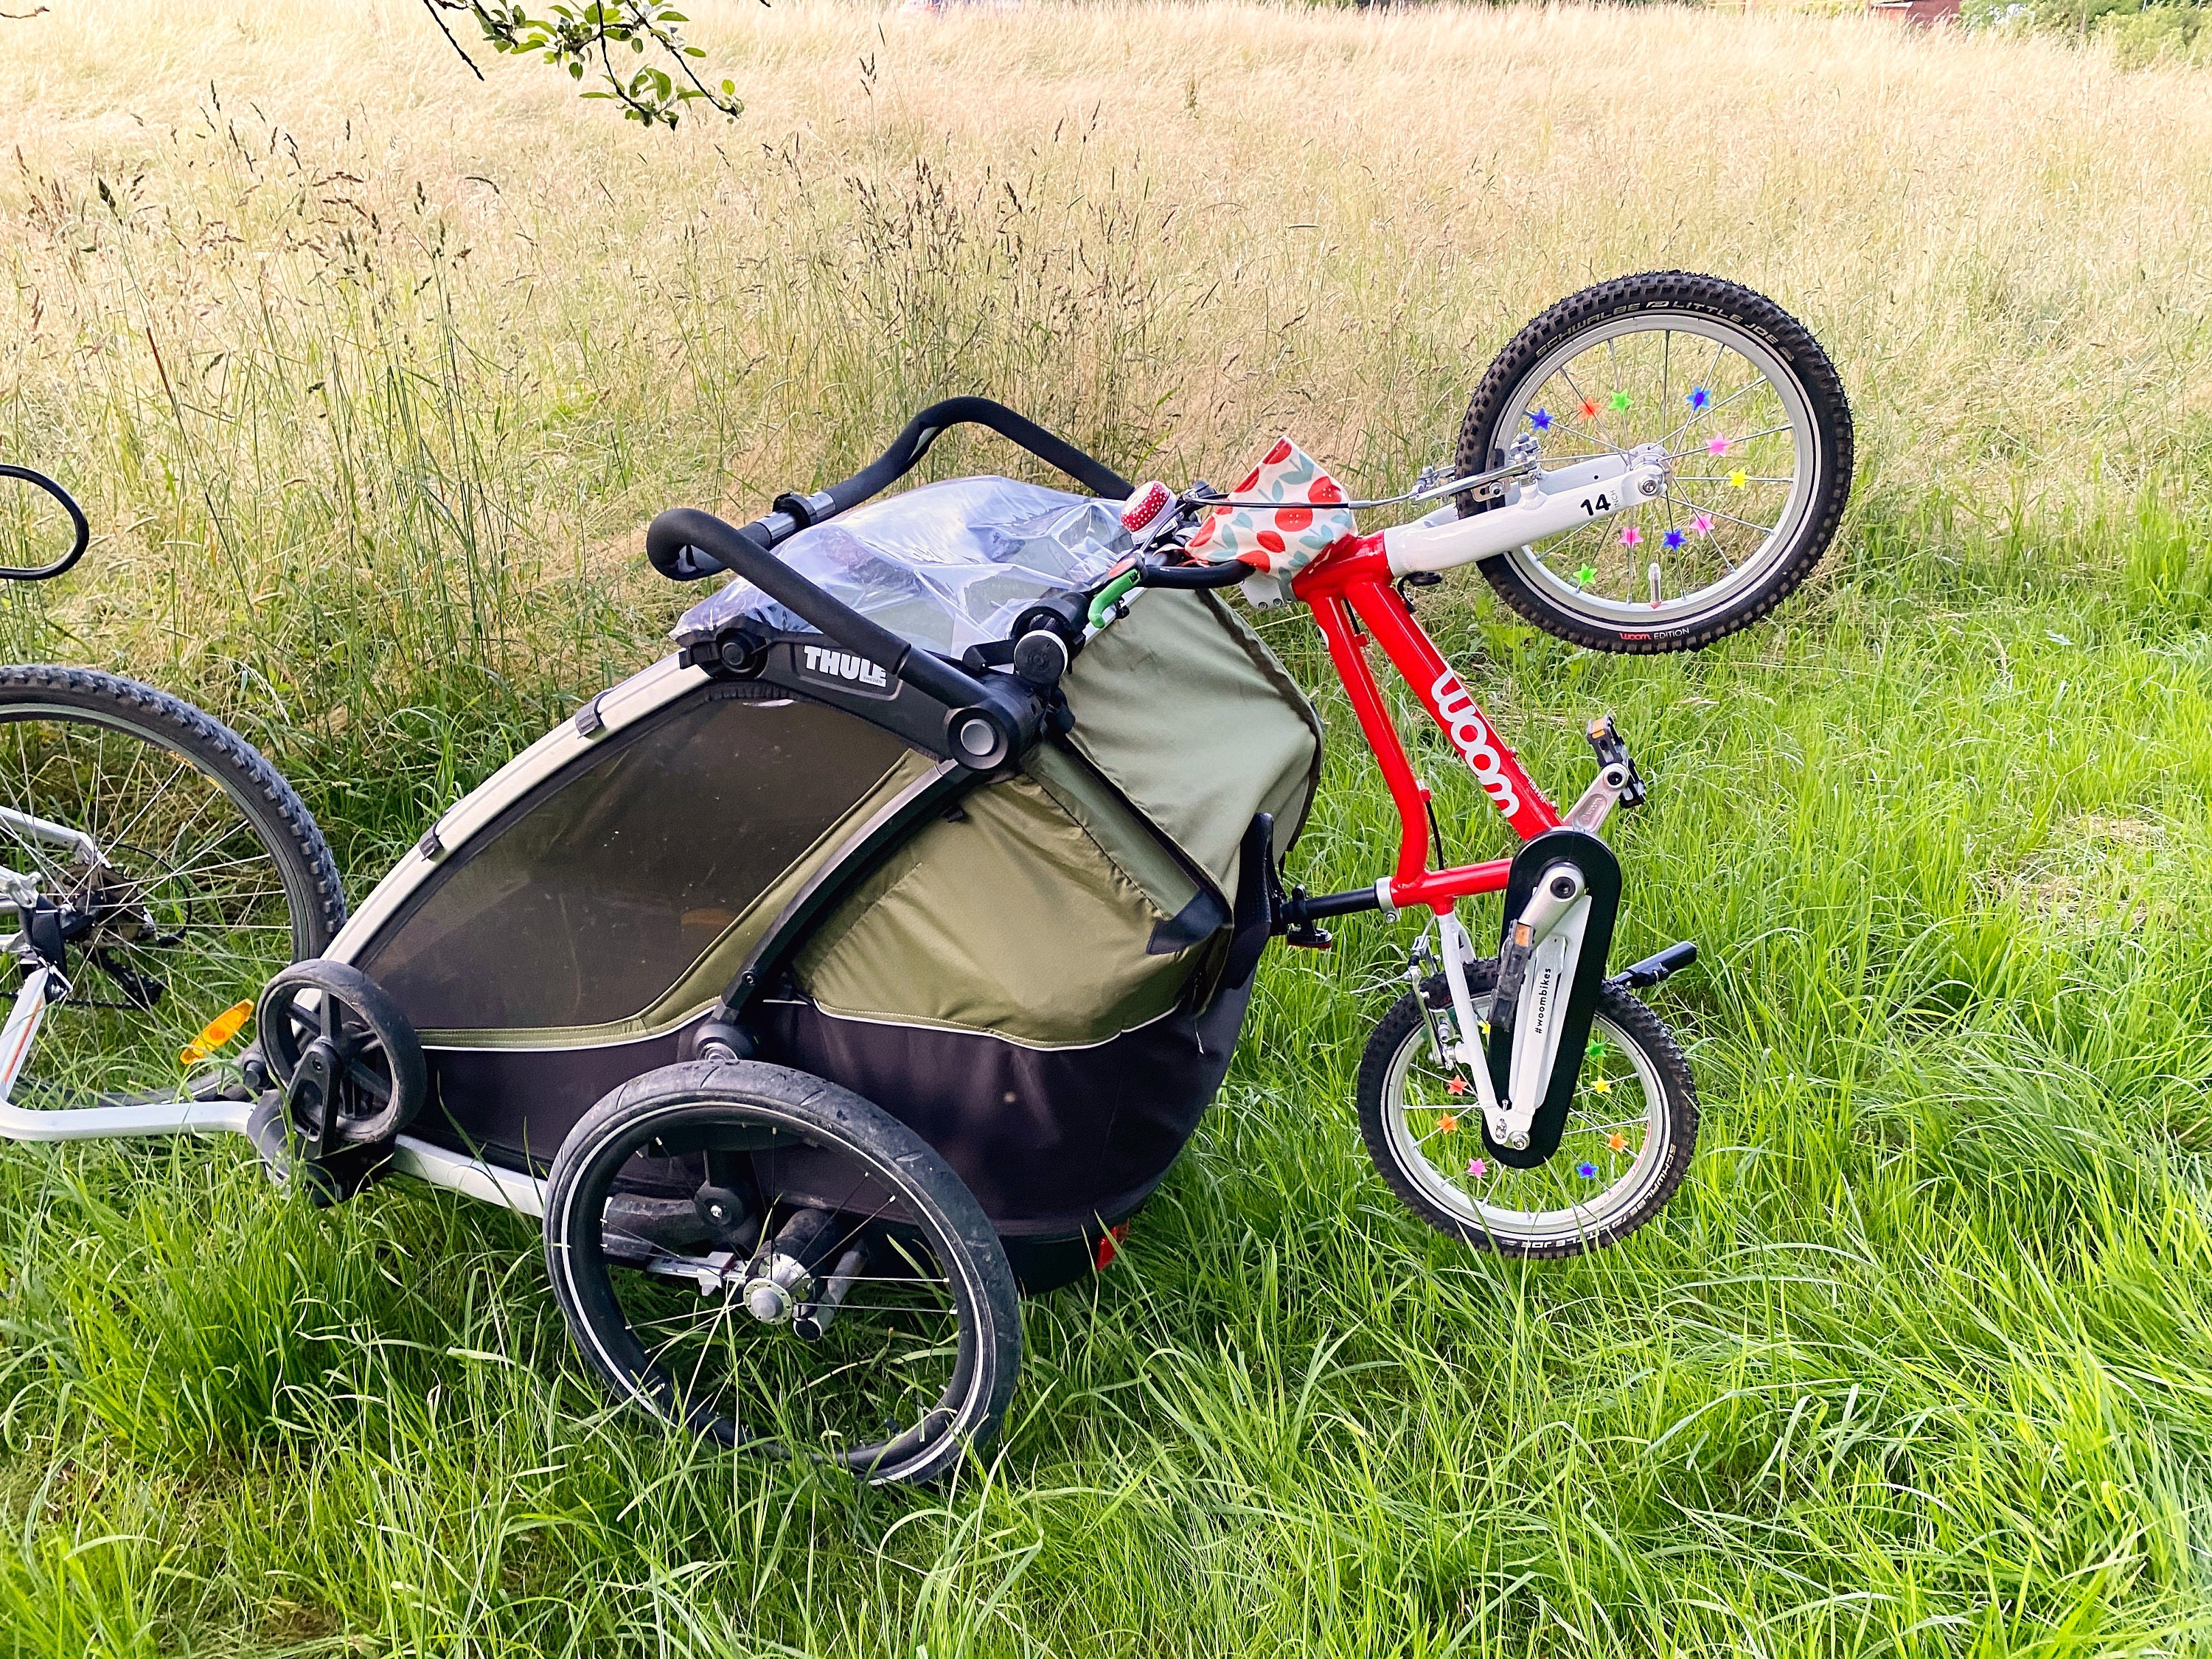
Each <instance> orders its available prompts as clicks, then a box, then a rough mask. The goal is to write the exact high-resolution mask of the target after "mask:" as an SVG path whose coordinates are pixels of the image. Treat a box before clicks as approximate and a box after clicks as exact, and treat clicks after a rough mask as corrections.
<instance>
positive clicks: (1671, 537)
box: [1660, 530, 1682, 553]
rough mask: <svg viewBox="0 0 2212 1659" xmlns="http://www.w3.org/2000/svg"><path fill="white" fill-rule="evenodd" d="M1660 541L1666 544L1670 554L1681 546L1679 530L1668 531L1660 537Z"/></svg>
mask: <svg viewBox="0 0 2212 1659" xmlns="http://www.w3.org/2000/svg"><path fill="white" fill-rule="evenodd" d="M1660 539H1661V540H1662V541H1663V542H1665V543H1666V544H1667V550H1668V552H1669V553H1671V552H1673V551H1674V550H1675V549H1676V548H1678V547H1680V546H1681V544H1682V532H1680V531H1679V530H1670V531H1668V532H1667V533H1666V534H1665V535H1664V536H1662V537H1661V538H1660Z"/></svg>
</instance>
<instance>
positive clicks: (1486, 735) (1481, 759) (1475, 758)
mask: <svg viewBox="0 0 2212 1659" xmlns="http://www.w3.org/2000/svg"><path fill="white" fill-rule="evenodd" d="M1429 702H1431V704H1433V705H1434V706H1435V708H1436V711H1437V719H1438V720H1442V721H1443V723H1444V730H1445V731H1446V732H1449V734H1450V737H1451V740H1452V747H1453V748H1455V749H1456V750H1459V752H1460V757H1461V758H1462V760H1464V761H1466V762H1467V763H1468V767H1469V768H1470V769H1473V771H1474V776H1475V781H1476V782H1478V783H1480V785H1481V786H1482V789H1483V793H1485V794H1486V795H1488V796H1489V797H1490V799H1492V801H1494V802H1495V803H1496V804H1497V806H1498V811H1501V812H1503V813H1504V814H1505V815H1506V816H1507V817H1512V815H1513V814H1514V813H1516V812H1517V811H1520V810H1521V797H1520V796H1519V795H1518V794H1516V793H1515V792H1514V788H1513V784H1512V781H1511V780H1510V779H1509V778H1508V777H1507V776H1506V775H1505V768H1504V763H1503V762H1502V761H1501V760H1500V758H1499V757H1498V745H1497V744H1495V743H1494V742H1492V733H1491V730H1490V728H1489V727H1488V726H1485V725H1484V724H1483V723H1482V716H1481V715H1480V714H1476V713H1475V712H1474V698H1473V697H1470V696H1468V694H1467V688H1466V687H1465V686H1464V685H1462V684H1460V680H1459V676H1458V675H1456V674H1455V673H1453V672H1452V671H1451V670H1450V669H1449V668H1447V669H1445V670H1444V671H1443V673H1441V674H1439V675H1437V683H1436V684H1434V685H1432V686H1431V687H1430V688H1429Z"/></svg>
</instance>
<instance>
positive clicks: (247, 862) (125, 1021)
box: [0, 666, 345, 1107]
mask: <svg viewBox="0 0 2212 1659" xmlns="http://www.w3.org/2000/svg"><path fill="white" fill-rule="evenodd" d="M0 866H5V867H6V868H7V869H9V870H10V871H12V872H15V874H16V875H18V876H21V877H24V878H27V879H28V881H29V882H30V884H31V885H32V887H33V889H35V891H36V894H37V897H38V904H39V907H40V908H46V907H51V908H52V911H53V912H54V913H55V914H54V915H52V916H51V917H50V918H49V919H48V920H47V921H46V926H47V927H51V928H52V929H53V930H54V931H55V933H57V934H58V938H59V939H60V941H61V948H62V954H63V968H64V977H65V978H66V979H67V980H68V981H69V987H70V990H69V994H68V995H67V996H66V997H64V999H62V1000H60V1001H59V1002H58V1003H57V1004H56V1005H55V1006H52V1008H50V1009H49V1010H48V1011H47V1013H46V1022H45V1024H43V1025H42V1026H41V1027H40V1031H39V1036H38V1040H37V1043H36V1046H35V1047H34V1048H33V1050H32V1053H31V1056H30V1060H29V1061H28V1063H27V1066H26V1067H25V1070H24V1072H23V1073H22V1075H21V1077H20V1078H19V1079H17V1082H16V1085H15V1101H16V1103H18V1104H21V1105H25V1106H47V1107H53V1106H77V1105H92V1104H98V1103H120V1102H125V1101H133V1100H150V1099H155V1098H161V1097H172V1096H174V1095H175V1094H176V1093H177V1092H178V1091H179V1089H180V1088H183V1087H185V1086H186V1085H187V1083H188V1081H189V1082H190V1084H191V1086H192V1087H193V1088H195V1089H206V1088H213V1087H219V1086H220V1085H221V1079H220V1078H219V1077H211V1076H210V1075H207V1074H205V1073H201V1074H198V1075H197V1076H192V1077H190V1078H189V1079H188V1067H187V1065H186V1063H185V1059H184V1051H185V1048H186V1047H187V1045H189V1044H191V1042H193V1039H194V1038H195V1037H196V1036H198V1035H199V1034H200V1033H201V1031H202V1030H204V1028H206V1027H207V1026H208V1024H210V1021H211V1020H213V1019H214V1018H215V1017H216V1016H217V1015H219V1014H222V1013H223V1012H225V1011H226V1010H229V1009H233V1008H235V1007H236V1006H237V1005H239V1004H240V1003H244V1004H246V1005H247V1006H248V1007H250V1006H252V1003H253V1001H254V999H255V998H257V997H258V995H259V994H260V993H261V987H262V986H263V984H264V982H265V981H267V980H268V978H269V976H270V975H272V974H274V973H275V972H276V970H277V969H280V968H282V967H283V966H284V964H285V963H289V962H291V961H293V960H295V958H298V957H312V956H317V955H319V954H320V953H321V951H322V950H323V948H324V947H325V945H328V944H329V943H330V941H331V936H332V935H333V934H335V933H337V930H338V928H339V927H340V926H341V925H343V922H344V921H345V898H344V895H343V890H342V889H341V887H340V885H339V882H338V872H337V865H336V864H335V863H334V862H332V860H331V854H330V848H328V847H326V846H325V845H324V842H323V837H322V832H321V831H320V830H319V829H316V827H315V823H314V820H313V818H312V817H309V816H308V813H307V808H306V807H305V806H303V805H301V802H300V798H299V796H298V795H296V794H295V793H293V791H292V787H291V786H290V785H289V784H288V783H286V782H285V781H284V780H283V778H282V777H281V776H279V775H277V772H276V769H275V768H274V767H272V766H270V763H268V762H267V761H266V760H265V759H264V758H263V757H262V756H261V755H260V753H259V752H258V750H255V749H254V748H252V745H250V744H247V743H246V740H245V739H244V738H241V737H240V736H239V735H238V733H237V732H234V731H232V730H231V729H230V728H229V727H228V726H224V725H222V723H221V722H219V721H217V720H214V719H212V718H210V716H208V715H207V714H203V713H201V711H200V710H198V709H197V708H193V707H191V705H190V704H189V703H185V702H179V700H178V699H176V698H174V697H173V696H169V695H168V694H167V693H166V692H162V691H157V690H154V689H153V688H152V687H151V686H147V685H141V684H138V683H137V682H136V681H135V680H126V679H122V678H118V677H117V676H115V675H112V674H101V673H95V672H94V671H90V670H88V669H81V668H54V667H43V666H33V667H0ZM0 914H5V912H4V911H0ZM16 925H17V926H19V927H20V926H21V921H20V919H19V920H18V921H17V922H16ZM240 1023H242V1021H241V1022H240Z"/></svg>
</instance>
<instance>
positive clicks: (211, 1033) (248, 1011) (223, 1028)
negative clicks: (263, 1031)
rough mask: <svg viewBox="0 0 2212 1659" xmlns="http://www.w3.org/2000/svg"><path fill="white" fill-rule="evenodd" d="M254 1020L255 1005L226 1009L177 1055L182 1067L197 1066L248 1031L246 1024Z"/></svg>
mask: <svg viewBox="0 0 2212 1659" xmlns="http://www.w3.org/2000/svg"><path fill="white" fill-rule="evenodd" d="M252 1018H253V1005H252V1003H250V1002H241V1003H239V1004H237V1005H236V1006H234V1007H229V1008H226V1009H224V1010H223V1011H222V1012H221V1013H219V1014H217V1015H216V1017H215V1018H213V1019H211V1020H210V1021H209V1022H208V1023H207V1024H204V1025H203V1026H201V1027H200V1034H199V1035H198V1036H196V1037H194V1038H193V1039H192V1040H191V1042H187V1043H186V1044H185V1046H184V1048H182V1050H180V1051H179V1054H178V1055H177V1063H178V1064H179V1065H180V1066H197V1065H198V1064H199V1062H200V1061H202V1060H205V1059H206V1058H207V1057H208V1056H209V1055H210V1054H213V1053H214V1052H215V1051H216V1049H218V1048H222V1045H223V1044H224V1043H226V1042H229V1041H230V1040H231V1038H233V1037H234V1036H237V1035H238V1034H239V1033H240V1031H242V1030H245V1029H246V1021H247V1020H249V1019H252Z"/></svg>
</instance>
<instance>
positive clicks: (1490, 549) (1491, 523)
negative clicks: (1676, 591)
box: [1383, 455, 1667, 576]
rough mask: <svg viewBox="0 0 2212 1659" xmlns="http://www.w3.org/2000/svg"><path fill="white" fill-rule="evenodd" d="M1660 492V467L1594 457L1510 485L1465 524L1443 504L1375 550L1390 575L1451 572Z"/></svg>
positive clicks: (1390, 533) (1391, 532)
mask: <svg viewBox="0 0 2212 1659" xmlns="http://www.w3.org/2000/svg"><path fill="white" fill-rule="evenodd" d="M1666 491H1667V469H1666V467H1665V466H1664V465H1662V464H1661V463H1660V462H1658V461H1656V460H1649V461H1639V460H1638V459H1636V458H1635V457H1634V456H1633V455H1601V456H1599V457H1597V458H1596V459H1595V460H1589V461H1580V462H1577V464H1576V465H1572V466H1563V467H1560V468H1559V470H1558V471H1553V472H1543V473H1539V474H1538V475H1537V476H1536V477H1534V478H1531V479H1528V480H1526V481H1524V482H1522V483H1519V484H1516V485H1514V486H1512V487H1511V488H1510V489H1508V490H1507V491H1506V495H1505V500H1504V503H1503V504H1502V505H1500V506H1498V507H1494V508H1492V510H1491V511H1490V512H1487V513H1476V514H1475V515H1474V517H1473V518H1471V519H1462V518H1461V517H1460V516H1459V509H1458V508H1457V507H1439V508H1438V509H1437V511H1436V512H1434V513H1430V514H1429V516H1428V517H1427V518H1425V519H1422V520H1419V521H1418V522H1417V523H1413V524H1401V525H1394V526H1392V527H1391V528H1389V529H1388V530H1386V531H1384V532H1383V556H1385V557H1386V558H1387V559H1388V560H1389V563H1390V574H1392V575H1394V576H1403V575H1407V574H1411V573H1412V572H1414V571H1417V570H1450V569H1453V568H1456V567H1457V566H1460V565H1463V564H1468V563H1471V562H1474V560H1476V559H1487V558H1492V557H1494V556H1496V555H1498V554H1500V553H1508V552H1510V551H1511V550H1513V549H1515V548H1516V547H1521V546H1524V545H1525V544H1528V543H1529V542H1535V541H1541V540H1542V539H1543V538H1545V537H1547V536H1556V535H1558V534H1559V532H1561V531H1563V530H1572V529H1573V528H1574V527H1575V526H1577V525H1584V524H1588V523H1589V522H1590V521H1591V520H1595V519H1605V518H1610V517H1612V516H1613V514H1614V513H1619V512H1620V511H1621V510H1622V509H1623V508H1625V507H1634V506H1636V505H1637V504H1638V503H1639V502H1642V501H1653V500H1656V499H1657V498H1658V497H1659V496H1661V495H1665V494H1666Z"/></svg>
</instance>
